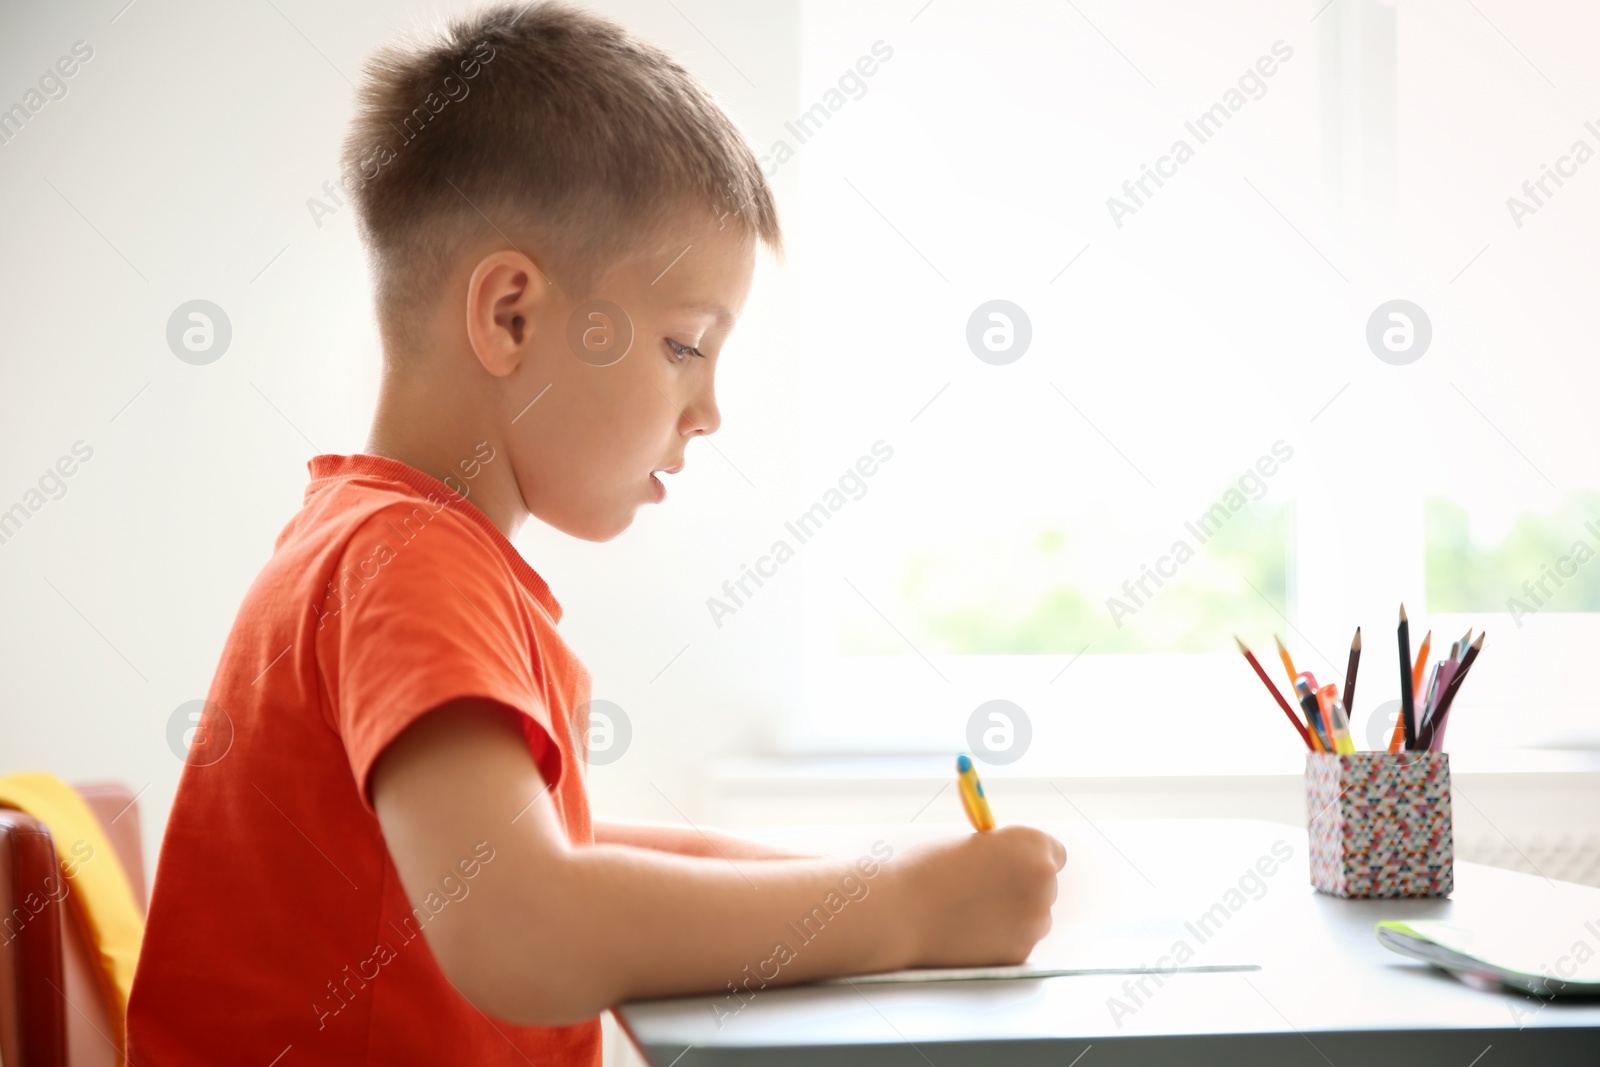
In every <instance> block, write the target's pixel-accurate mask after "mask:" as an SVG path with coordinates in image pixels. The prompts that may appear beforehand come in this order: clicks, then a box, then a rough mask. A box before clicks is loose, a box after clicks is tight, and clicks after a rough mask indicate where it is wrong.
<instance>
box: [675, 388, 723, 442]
mask: <svg viewBox="0 0 1600 1067" xmlns="http://www.w3.org/2000/svg"><path fill="white" fill-rule="evenodd" d="M683 414H684V420H685V423H686V426H685V429H684V432H685V433H687V434H689V435H690V436H694V435H699V434H712V433H716V432H717V429H718V427H720V426H721V425H722V410H721V409H720V408H718V407H717V397H716V394H714V393H712V392H711V391H710V390H709V389H708V390H707V391H706V393H705V395H704V396H702V397H700V398H699V399H697V400H696V401H695V403H693V404H691V405H690V406H689V407H688V408H686V409H685V410H684V413H683Z"/></svg>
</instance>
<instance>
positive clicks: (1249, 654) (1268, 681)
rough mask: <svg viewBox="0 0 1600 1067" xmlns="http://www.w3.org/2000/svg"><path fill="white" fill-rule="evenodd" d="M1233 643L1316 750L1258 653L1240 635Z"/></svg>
mask: <svg viewBox="0 0 1600 1067" xmlns="http://www.w3.org/2000/svg"><path fill="white" fill-rule="evenodd" d="M1233 643H1234V644H1236V645H1238V646H1239V651H1240V652H1243V653H1244V658H1245V659H1247V660H1249V661H1250V666H1251V668H1253V669H1254V670H1255V672H1256V676H1257V677H1258V678H1260V679H1261V684H1262V685H1264V686H1266V687H1267V692H1269V693H1271V694H1272V699H1274V700H1276V701H1277V702H1278V707H1280V708H1282V709H1283V713H1284V714H1285V715H1287V716H1289V725H1290V726H1293V727H1294V729H1295V732H1296V733H1298V734H1299V735H1300V740H1302V741H1304V742H1305V745H1306V747H1307V748H1309V749H1311V750H1312V751H1315V750H1316V748H1317V746H1316V745H1315V744H1314V743H1313V742H1312V739H1311V736H1310V735H1309V734H1307V733H1306V728H1305V727H1304V726H1301V725H1300V719H1299V718H1298V717H1297V716H1296V715H1295V713H1294V711H1293V710H1292V709H1290V707H1289V702H1288V701H1287V700H1285V699H1283V694H1282V693H1280V692H1278V687H1277V686H1275V685H1273V684H1272V679H1271V678H1268V677H1267V672H1266V671H1264V670H1262V669H1261V664H1260V662H1259V661H1258V660H1257V659H1256V654H1255V653H1254V652H1251V651H1250V650H1249V649H1248V648H1245V647H1244V642H1243V641H1241V640H1239V638H1238V635H1234V638H1233Z"/></svg>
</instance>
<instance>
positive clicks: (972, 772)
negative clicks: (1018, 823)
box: [956, 752, 994, 833]
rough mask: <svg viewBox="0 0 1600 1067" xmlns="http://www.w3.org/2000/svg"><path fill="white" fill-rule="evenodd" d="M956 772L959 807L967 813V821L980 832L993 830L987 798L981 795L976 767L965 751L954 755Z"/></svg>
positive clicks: (981, 785)
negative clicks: (959, 798) (959, 796)
mask: <svg viewBox="0 0 1600 1067" xmlns="http://www.w3.org/2000/svg"><path fill="white" fill-rule="evenodd" d="M956 774H957V777H956V788H957V789H959V790H960V792H961V807H962V808H963V809H964V810H965V811H966V813H967V821H968V822H970V823H971V824H972V828H973V829H974V830H977V831H978V832H980V833H982V832H983V831H984V830H993V829H994V815H992V814H991V813H990V811H989V800H988V798H987V797H985V796H984V795H983V783H982V782H980V781H978V769H977V768H976V767H974V766H973V765H972V757H971V756H968V755H967V754H966V753H965V752H963V753H961V755H959V756H957V757H956Z"/></svg>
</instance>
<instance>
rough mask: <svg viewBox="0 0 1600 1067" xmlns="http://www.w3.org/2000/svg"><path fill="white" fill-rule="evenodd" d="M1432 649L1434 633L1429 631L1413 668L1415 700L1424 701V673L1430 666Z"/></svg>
mask: <svg viewBox="0 0 1600 1067" xmlns="http://www.w3.org/2000/svg"><path fill="white" fill-rule="evenodd" d="M1432 647H1433V631H1432V630H1429V631H1428V632H1427V633H1426V634H1424V635H1423V638H1422V647H1421V648H1419V649H1417V662H1416V665H1415V666H1413V667H1412V668H1411V692H1412V694H1413V697H1412V699H1413V700H1417V701H1420V700H1421V699H1422V672H1423V668H1425V667H1427V665H1428V651H1429V649H1431V648H1432Z"/></svg>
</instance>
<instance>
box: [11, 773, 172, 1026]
mask: <svg viewBox="0 0 1600 1067" xmlns="http://www.w3.org/2000/svg"><path fill="white" fill-rule="evenodd" d="M0 807H5V808H15V809H17V810H18V811H25V812H27V813H28V814H29V815H32V816H33V817H34V818H35V819H38V820H39V821H40V822H42V823H44V824H45V826H46V827H47V828H48V829H49V831H50V836H51V837H52V838H54V839H55V843H56V858H57V862H58V864H59V865H60V869H61V873H62V875H63V876H64V877H65V878H66V881H67V902H66V903H67V912H68V914H70V915H71V916H72V917H73V921H74V922H76V923H77V924H78V929H79V931H80V932H81V933H82V935H83V939H84V942H85V943H86V944H87V945H88V946H89V950H90V954H91V956H92V958H93V960H94V963H95V973H96V975H97V977H98V978H99V981H100V988H101V992H102V993H103V995H104V997H105V1002H106V1006H107V1009H108V1014H109V1015H110V1016H111V1022H112V1025H113V1026H114V1027H115V1028H116V1034H115V1038H114V1040H115V1042H116V1046H117V1048H118V1050H125V1049H126V1048H127V1047H128V1041H127V1034H126V1026H127V1018H128V992H129V990H131V989H132V988H133V969H134V966H135V965H136V964H137V963H138V962H139V943H140V941H142V940H143V938H144V919H143V918H142V917H140V915H139V906H138V905H137V904H136V903H135V902H134V897H133V887H132V886H130V885H129V884H128V875H127V872H126V871H124V870H123V869H122V863H121V862H120V861H119V860H118V859H117V853H116V850H115V849H113V848H112V846H111V841H110V839H108V838H107V837H106V835H105V832H104V831H103V830H102V829H101V828H100V820H98V819H96V818H95V816H94V812H93V811H91V810H89V805H88V804H86V803H84V801H83V798H82V797H80V796H79V795H78V793H77V791H76V790H75V789H73V788H72V786H70V785H68V784H67V783H66V782H63V781H62V780H61V779H59V778H57V777H56V776H55V775H53V774H45V773H42V772H35V771H28V772H23V773H21V774H11V775H6V776H5V777H3V778H0ZM79 842H83V843H86V844H87V845H88V846H89V848H90V849H92V850H93V851H92V852H91V853H90V854H89V857H88V858H87V859H80V858H78V855H77V853H76V851H75V845H76V844H77V843H79ZM121 1055H122V1053H121V1052H120V1051H119V1057H121Z"/></svg>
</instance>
